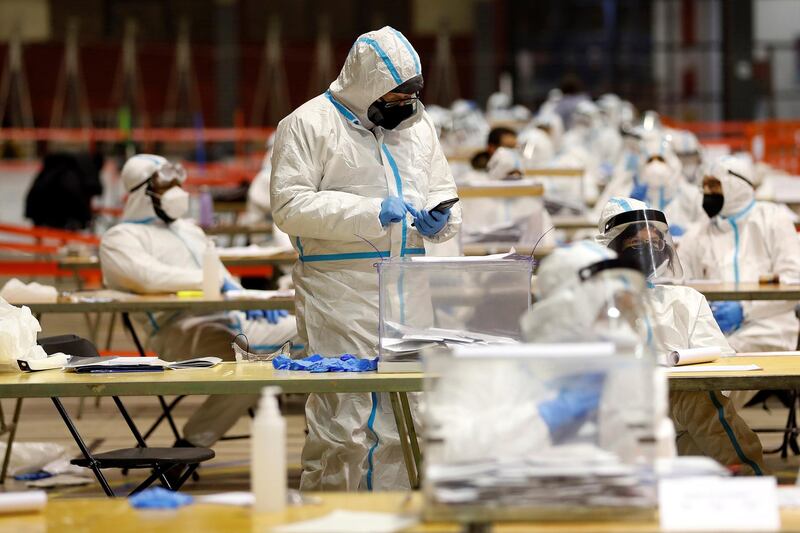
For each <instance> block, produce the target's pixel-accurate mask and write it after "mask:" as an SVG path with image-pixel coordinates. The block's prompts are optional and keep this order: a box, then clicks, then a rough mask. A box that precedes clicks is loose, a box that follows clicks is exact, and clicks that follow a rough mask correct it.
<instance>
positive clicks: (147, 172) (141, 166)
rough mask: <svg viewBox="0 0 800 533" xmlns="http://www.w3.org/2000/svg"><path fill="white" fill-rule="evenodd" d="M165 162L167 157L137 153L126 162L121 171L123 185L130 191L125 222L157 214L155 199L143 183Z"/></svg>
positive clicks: (125, 211)
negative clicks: (152, 198) (154, 206)
mask: <svg viewBox="0 0 800 533" xmlns="http://www.w3.org/2000/svg"><path fill="white" fill-rule="evenodd" d="M165 163H167V160H166V159H164V158H163V157H161V156H160V155H152V154H137V155H135V156H133V157H131V158H130V159H128V160H127V161H126V162H125V165H124V166H123V167H122V172H120V177H121V178H122V185H123V186H124V187H125V191H126V192H127V193H128V200H127V201H126V202H125V210H124V212H123V214H122V220H123V221H124V222H134V221H142V220H145V219H149V218H154V217H155V216H156V212H155V210H154V209H153V201H152V200H151V199H150V197H149V196H147V187H146V186H141V185H142V184H143V183H145V182H146V181H147V180H148V179H150V177H151V176H152V175H153V174H154V173H155V172H156V171H158V169H160V168H161V167H162V166H163V165H164V164H165ZM134 189H135V190H134Z"/></svg>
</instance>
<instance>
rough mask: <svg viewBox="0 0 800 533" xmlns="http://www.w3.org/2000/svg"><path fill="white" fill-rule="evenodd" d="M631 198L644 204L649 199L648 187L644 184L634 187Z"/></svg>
mask: <svg viewBox="0 0 800 533" xmlns="http://www.w3.org/2000/svg"><path fill="white" fill-rule="evenodd" d="M631 198H633V199H634V200H639V201H640V202H644V201H645V199H646V198H647V185H645V184H644V183H640V184H638V185H634V186H633V189H631Z"/></svg>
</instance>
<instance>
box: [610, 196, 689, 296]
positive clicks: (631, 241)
mask: <svg viewBox="0 0 800 533" xmlns="http://www.w3.org/2000/svg"><path fill="white" fill-rule="evenodd" d="M603 236H604V238H603V242H604V243H605V244H606V246H608V247H609V248H610V249H612V250H614V251H615V252H617V255H618V256H619V258H620V259H621V260H624V261H626V262H628V263H630V264H634V265H636V266H637V268H638V269H639V270H640V271H641V272H642V273H643V274H644V275H645V276H646V277H647V280H648V281H650V282H651V283H658V284H671V283H672V284H680V283H682V282H683V268H682V267H681V262H680V259H679V258H678V254H677V252H676V250H675V243H674V242H673V241H672V236H671V235H670V233H669V225H668V224H667V219H666V217H665V216H664V213H662V212H661V211H657V210H655V209H644V210H638V211H627V212H625V213H620V214H619V215H617V216H615V217H613V218H611V219H610V220H609V221H608V222H606V225H605V228H604V231H603Z"/></svg>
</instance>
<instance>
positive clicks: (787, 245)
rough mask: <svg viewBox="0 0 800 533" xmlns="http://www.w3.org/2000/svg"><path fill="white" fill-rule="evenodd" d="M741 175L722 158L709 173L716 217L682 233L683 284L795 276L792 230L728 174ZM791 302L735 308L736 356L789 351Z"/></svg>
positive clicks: (798, 253) (799, 249) (793, 326)
mask: <svg viewBox="0 0 800 533" xmlns="http://www.w3.org/2000/svg"><path fill="white" fill-rule="evenodd" d="M729 168H730V169H731V170H733V171H734V172H736V173H738V174H741V175H743V176H745V178H747V179H750V180H751V181H752V178H751V176H750V175H749V174H745V172H746V170H747V166H745V165H744V164H743V163H742V162H740V161H738V160H736V159H735V158H732V157H726V158H724V159H723V160H722V161H720V162H718V163H717V164H715V165H714V166H713V167H712V173H713V174H714V176H715V177H717V179H719V180H720V183H721V184H722V194H723V196H724V198H725V199H724V203H723V205H722V211H720V213H719V214H718V215H717V216H715V217H714V218H712V219H710V220H708V219H706V220H705V221H704V222H703V223H702V224H698V225H697V226H696V227H695V228H693V230H692V231H691V232H689V233H687V236H686V237H687V238H686V239H685V242H681V247H680V254H681V261H682V263H683V267H684V272H685V273H686V276H687V278H689V279H713V280H719V281H727V282H735V283H739V282H741V283H758V279H759V276H761V275H768V274H776V275H779V276H780V275H789V276H792V277H794V276H797V274H798V273H800V242H798V240H797V233H796V232H795V229H794V224H793V223H792V221H791V219H790V218H789V217H788V215H787V214H786V212H785V211H784V210H783V209H782V208H781V207H780V206H778V205H776V204H772V203H768V202H758V201H756V200H755V192H754V190H753V188H752V187H751V186H750V185H748V184H747V182H745V181H744V180H743V179H741V178H738V177H736V176H733V175H731V174H729V173H728V169H729ZM796 303H797V302H794V301H769V302H748V301H743V302H741V304H742V308H743V311H744V322H743V323H742V326H741V327H740V328H739V329H737V330H736V331H734V332H733V333H730V334H729V335H728V342H729V343H730V345H731V347H733V349H734V350H736V351H737V352H769V351H785V350H794V349H795V348H796V347H797V336H798V322H797V317H795V315H794V306H795V304H796Z"/></svg>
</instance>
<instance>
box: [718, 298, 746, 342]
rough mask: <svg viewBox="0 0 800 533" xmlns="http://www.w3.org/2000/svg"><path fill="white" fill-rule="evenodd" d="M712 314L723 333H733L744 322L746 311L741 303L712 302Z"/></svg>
mask: <svg viewBox="0 0 800 533" xmlns="http://www.w3.org/2000/svg"><path fill="white" fill-rule="evenodd" d="M711 312H712V313H714V319H715V320H716V321H717V324H719V329H721V330H722V333H724V334H726V335H727V334H728V333H733V332H734V331H736V330H737V329H739V328H740V327H742V322H744V309H742V304H741V303H739V302H711Z"/></svg>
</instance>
